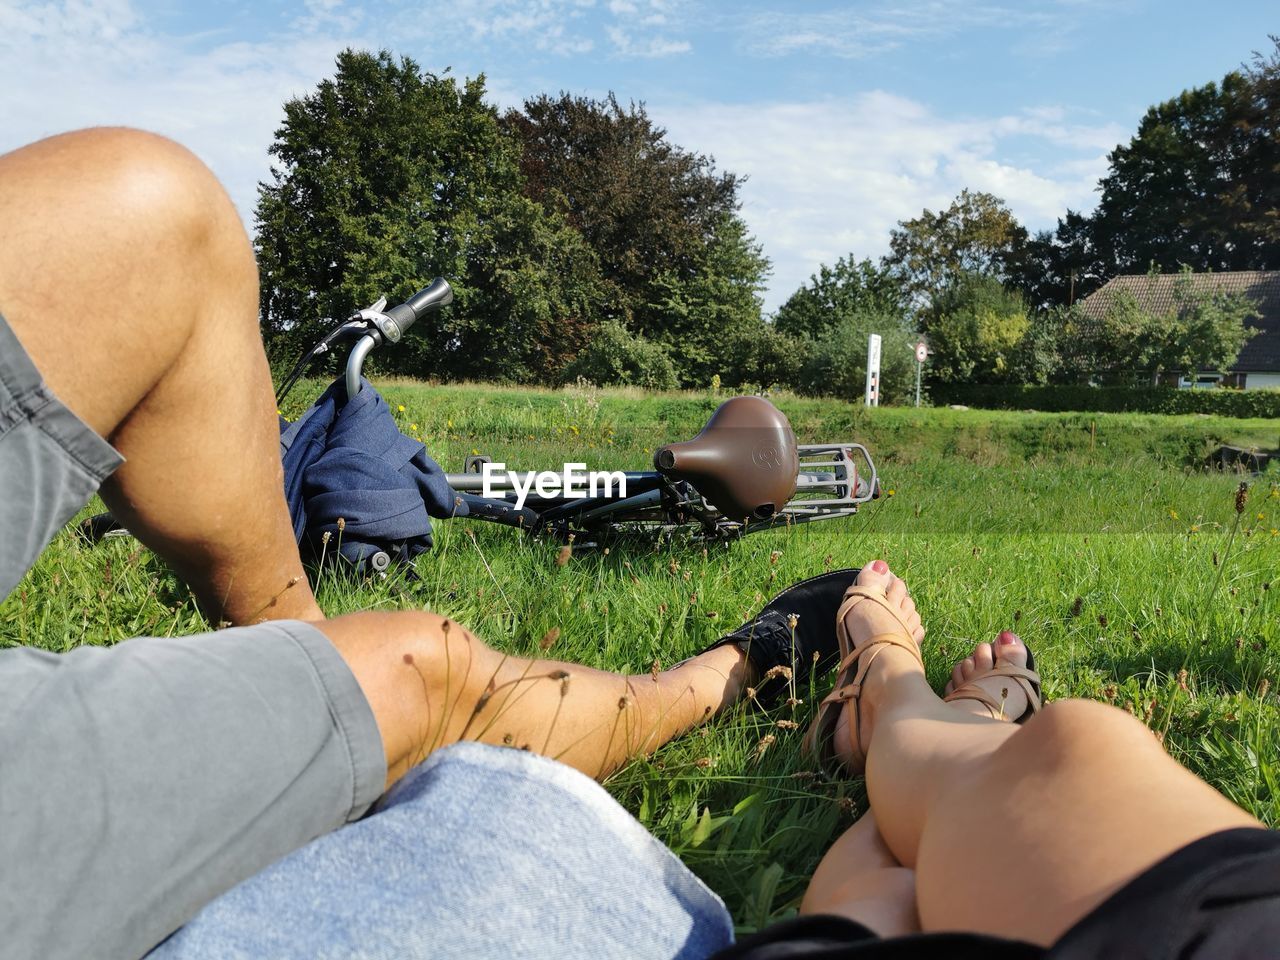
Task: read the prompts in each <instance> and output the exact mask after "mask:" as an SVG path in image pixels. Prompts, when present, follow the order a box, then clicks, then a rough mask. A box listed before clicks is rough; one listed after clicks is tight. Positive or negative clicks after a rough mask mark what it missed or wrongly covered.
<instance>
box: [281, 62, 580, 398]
mask: <svg viewBox="0 0 1280 960" xmlns="http://www.w3.org/2000/svg"><path fill="white" fill-rule="evenodd" d="M271 154H272V156H273V157H274V159H275V164H274V165H273V167H272V175H271V181H270V182H269V183H266V184H263V185H261V187H260V190H259V202H258V209H257V218H256V219H257V227H258V231H257V249H258V259H259V264H260V268H261V273H262V304H261V313H262V324H263V333H264V336H265V338H266V340H267V342H268V346H269V349H271V350H272V351H273V352H274V353H279V352H281V351H284V350H288V351H290V352H292V351H295V350H297V349H299V348H300V345H301V342H303V341H305V342H310V341H311V340H312V339H314V338H315V336H316V334H317V332H318V331H319V330H321V329H324V328H327V327H328V326H329V325H330V324H332V323H333V322H334V321H335V320H337V319H341V318H343V317H345V316H347V315H348V314H349V313H350V312H351V311H352V310H353V309H357V308H359V307H362V306H365V305H367V304H369V303H371V302H373V301H374V300H376V299H377V298H378V297H379V296H381V295H383V294H385V295H387V296H388V297H389V298H391V299H392V300H395V299H396V298H403V297H405V296H407V295H409V294H411V293H412V292H413V291H414V290H416V289H418V288H420V287H422V286H425V285H426V284H427V283H428V282H430V280H431V279H432V278H433V277H435V276H444V277H447V278H448V279H449V281H450V283H452V284H453V285H454V289H455V291H456V294H457V297H456V300H455V305H454V306H453V307H452V308H450V309H449V310H446V311H444V312H442V313H439V314H435V315H433V316H431V317H429V318H427V319H426V320H424V321H422V322H421V323H420V324H419V327H418V328H415V330H414V331H413V333H412V334H411V336H410V337H409V338H407V339H406V341H405V342H404V343H402V344H401V345H400V347H399V349H397V350H395V351H386V353H385V356H380V357H379V362H380V363H382V364H385V365H388V366H391V367H393V368H395V369H400V370H407V371H409V372H412V373H415V374H418V375H427V376H439V377H461V376H471V377H489V378H494V379H514V380H528V379H540V378H547V377H549V376H553V375H554V374H555V373H556V372H558V368H559V367H560V366H561V365H562V364H563V362H564V360H565V359H566V355H570V356H571V354H572V351H573V350H574V349H575V348H576V346H577V345H579V344H581V343H582V342H584V341H585V340H586V337H587V335H588V334H589V330H590V327H591V326H592V325H593V324H594V322H595V312H596V306H595V305H596V304H597V303H598V302H599V301H600V299H601V296H602V290H601V281H600V278H599V273H598V270H597V267H596V264H595V262H594V258H593V256H592V253H591V251H590V249H589V248H588V247H587V246H586V245H585V244H584V243H583V242H582V240H581V238H580V237H579V236H578V234H576V233H575V232H574V231H573V230H572V229H570V228H569V227H568V226H567V225H566V224H565V223H564V221H563V219H561V218H558V217H556V216H554V215H551V214H548V213H547V212H546V211H545V210H543V209H542V208H541V207H540V206H538V205H537V204H535V203H533V202H531V201H530V200H529V199H528V198H526V197H525V196H524V194H523V191H522V182H521V178H520V171H519V165H518V159H519V155H518V148H517V146H516V145H515V144H514V143H513V142H512V141H511V140H510V138H509V137H507V136H506V135H505V134H504V133H503V131H502V129H501V127H500V125H499V122H498V117H497V115H496V114H495V112H494V111H493V109H492V108H491V107H489V106H488V105H487V104H486V103H485V102H484V80H483V78H482V77H480V78H477V79H475V80H468V81H465V82H462V83H456V82H454V81H453V80H452V79H450V78H447V77H437V76H434V75H432V74H429V73H423V72H422V71H420V70H419V68H418V66H417V64H416V63H414V62H413V61H412V60H410V59H409V58H407V57H405V58H400V59H399V60H396V59H393V58H392V56H391V55H390V54H389V53H387V52H385V51H384V52H382V53H378V54H372V53H367V52H355V51H352V50H346V51H344V52H343V53H341V54H339V55H338V58H337V70H336V73H335V75H334V76H333V77H332V78H330V79H326V80H323V81H322V82H321V83H320V84H319V85H318V86H317V88H316V89H315V90H314V91H313V92H312V93H310V94H307V95H306V96H303V97H299V98H296V99H293V100H291V101H289V102H288V103H286V104H285V120H284V123H283V125H282V126H281V127H280V129H279V130H278V131H277V132H276V139H275V142H274V143H273V145H272V147H271ZM556 338H562V340H561V343H560V344H558V345H557V346H556V348H555V349H548V345H550V344H553V343H555V341H556Z"/></svg>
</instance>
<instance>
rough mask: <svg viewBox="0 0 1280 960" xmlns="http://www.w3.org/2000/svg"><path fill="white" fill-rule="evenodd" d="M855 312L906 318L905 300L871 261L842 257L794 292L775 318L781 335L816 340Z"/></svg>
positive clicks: (885, 271)
mask: <svg viewBox="0 0 1280 960" xmlns="http://www.w3.org/2000/svg"><path fill="white" fill-rule="evenodd" d="M856 313H871V314H888V315H891V316H894V317H899V318H905V317H906V315H907V297H906V293H905V291H904V290H903V287H902V284H901V283H900V282H899V280H898V278H897V277H896V276H895V275H894V274H893V273H892V272H891V271H890V270H889V269H887V268H885V267H881V266H877V265H876V264H875V263H873V262H872V261H871V260H861V261H855V260H854V259H853V257H852V255H850V256H847V257H841V258H840V259H839V260H837V261H836V263H835V266H833V267H828V266H827V265H826V264H825V263H824V264H822V265H821V266H820V267H819V268H818V272H817V273H815V274H814V275H813V276H811V277H810V278H809V282H808V283H807V284H805V285H804V286H802V287H801V288H800V289H799V290H797V291H796V292H795V293H793V294H792V295H791V296H790V297H789V298H788V299H787V302H786V303H784V304H783V305H782V306H781V307H779V308H778V312H777V314H776V315H775V317H774V326H776V327H777V329H778V331H779V332H780V333H784V334H788V335H790V336H796V337H809V338H810V339H819V338H821V337H823V336H824V335H825V334H826V333H827V332H828V330H829V329H830V328H831V327H833V326H835V325H836V324H838V323H839V322H840V321H841V320H842V319H843V318H845V317H848V316H852V315H853V314H856Z"/></svg>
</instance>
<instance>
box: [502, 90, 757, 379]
mask: <svg viewBox="0 0 1280 960" xmlns="http://www.w3.org/2000/svg"><path fill="white" fill-rule="evenodd" d="M504 124H505V126H506V127H507V129H509V130H510V131H511V132H512V133H513V135H514V136H515V137H516V139H517V140H518V141H519V143H520V144H521V148H522V152H521V159H520V164H521V169H522V171H523V174H524V179H525V189H526V191H527V193H528V195H529V196H530V197H531V198H533V199H534V200H536V201H537V202H538V203H540V204H541V205H542V206H543V208H544V209H545V210H547V211H548V212H550V213H553V214H562V215H563V216H564V217H565V218H566V220H567V221H568V223H569V224H571V225H572V226H573V227H574V228H575V229H577V230H578V231H579V232H580V233H581V234H582V236H583V237H585V238H586V240H587V243H588V244H589V245H590V246H591V248H592V249H593V250H594V251H595V253H596V256H597V257H598V258H599V262H600V269H601V273H602V275H603V277H604V278H605V294H606V295H605V298H604V302H603V310H604V315H605V316H606V317H611V318H614V319H617V320H619V321H621V322H622V323H624V324H625V325H626V326H627V327H628V328H629V329H631V330H633V331H636V332H639V333H643V334H644V335H645V336H647V337H650V338H651V339H654V340H657V341H663V342H667V343H671V344H672V345H673V346H675V344H676V342H677V341H678V340H685V341H688V339H689V337H688V335H689V328H690V324H691V323H702V322H714V317H711V316H709V315H708V314H707V312H706V311H705V310H701V311H700V310H699V309H697V308H696V307H694V306H691V305H692V304H697V303H703V304H705V303H706V302H707V297H708V295H709V294H710V291H711V289H712V288H716V289H718V290H719V294H718V295H720V296H724V297H725V298H727V300H726V302H731V303H732V304H734V305H733V306H730V307H728V309H729V310H730V311H731V312H733V313H735V314H739V313H741V312H742V311H743V307H744V305H746V304H747V298H750V297H754V296H755V293H756V292H757V291H758V289H759V287H760V286H761V284H762V282H763V279H764V276H765V274H766V272H767V261H765V260H764V258H763V257H762V256H761V255H760V252H759V248H758V247H755V246H754V244H753V243H751V241H750V240H749V239H747V238H746V236H745V230H744V228H743V225H742V222H741V221H740V220H739V219H737V218H736V217H735V216H734V214H735V211H736V210H737V206H738V197H737V191H738V186H739V184H740V180H739V179H738V178H737V177H735V176H734V175H733V174H731V173H722V172H718V171H717V170H716V169H715V165H714V162H713V161H712V160H711V159H710V158H708V157H705V156H702V155H700V154H695V153H690V152H688V151H685V150H683V149H681V148H680V147H679V146H677V145H675V144H673V143H672V142H671V141H670V140H669V139H668V138H667V136H666V131H665V130H663V129H662V128H661V127H658V126H655V125H654V123H653V122H652V120H650V118H649V116H648V114H647V113H646V112H645V108H644V105H643V104H639V105H637V104H634V103H633V104H631V105H630V106H628V107H625V108H624V107H623V106H622V105H621V104H619V103H618V101H617V99H616V98H615V97H614V96H613V94H610V95H609V96H608V97H607V98H605V99H604V100H593V99H591V98H589V97H575V96H573V95H571V94H568V93H562V94H561V95H560V96H558V97H549V96H546V95H543V96H538V97H534V98H532V99H529V100H527V101H526V102H525V104H524V108H523V110H519V111H517V110H512V111H509V112H508V113H507V114H506V116H505V117H504ZM722 233H725V236H723V237H722V236H721V234H722ZM717 245H718V246H717ZM725 257H729V258H731V259H732V260H733V261H734V262H733V263H732V264H728V263H726V262H725ZM708 268H710V269H718V270H719V271H720V272H719V273H718V274H717V279H716V280H713V281H710V282H708V281H707V278H706V277H705V274H704V271H705V270H707V269H708ZM686 286H688V287H689V289H684V288H685V287H686ZM746 309H747V311H748V312H749V310H750V308H749V306H747V307H746ZM756 312H757V313H758V308H756ZM691 318H692V319H691ZM712 332H713V331H709V330H706V329H703V330H699V331H698V336H699V337H701V338H703V340H704V342H705V338H706V336H707V335H709V334H710V333H712ZM694 346H695V348H696V345H694ZM710 363H711V361H710V360H709V359H708V358H707V357H706V356H701V357H698V358H696V359H694V360H693V361H692V363H691V367H690V370H689V372H688V376H690V377H694V376H699V375H701V372H702V371H703V370H704V369H706V368H708V365H709V364H710Z"/></svg>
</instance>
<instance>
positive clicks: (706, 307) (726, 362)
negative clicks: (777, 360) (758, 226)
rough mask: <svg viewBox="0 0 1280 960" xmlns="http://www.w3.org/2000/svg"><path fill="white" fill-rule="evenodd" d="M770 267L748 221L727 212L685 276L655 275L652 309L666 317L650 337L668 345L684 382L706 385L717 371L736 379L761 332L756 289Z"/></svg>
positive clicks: (674, 273)
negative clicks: (746, 352) (737, 365)
mask: <svg viewBox="0 0 1280 960" xmlns="http://www.w3.org/2000/svg"><path fill="white" fill-rule="evenodd" d="M768 271H769V261H768V260H766V259H765V258H764V255H763V254H762V253H761V251H760V246H759V244H757V243H756V242H755V241H754V240H753V239H752V238H751V236H750V235H749V234H748V233H747V227H746V224H744V223H743V222H742V220H741V219H740V218H739V217H737V216H736V215H733V214H725V215H724V217H723V218H722V220H721V221H720V222H719V223H718V224H716V228H715V231H714V232H713V233H712V235H711V238H710V240H709V242H708V243H707V244H706V246H705V247H704V248H703V249H702V250H701V251H700V252H699V254H698V255H697V259H696V264H695V269H694V270H693V271H692V272H691V273H690V275H689V276H688V277H685V278H682V277H681V276H680V275H679V274H678V273H677V272H676V271H674V270H669V271H667V272H664V273H662V274H660V275H659V276H657V277H655V278H654V281H653V285H652V290H653V293H654V295H655V297H656V299H655V302H654V303H653V304H651V305H650V306H651V312H652V314H653V315H655V316H661V317H663V318H664V321H665V322H664V323H663V325H662V327H661V328H660V329H658V330H656V331H655V332H654V335H653V339H654V340H655V341H656V342H658V343H662V344H665V345H666V347H667V349H668V352H669V353H670V354H671V355H672V357H673V358H675V360H676V363H677V366H678V370H679V374H680V379H681V380H682V381H683V383H684V384H685V385H686V386H705V385H706V384H707V383H709V382H710V381H711V378H712V376H714V375H716V374H720V375H721V376H722V377H724V378H725V380H726V381H727V382H740V379H739V378H740V377H741V375H742V374H741V371H739V370H737V369H734V367H735V363H736V358H737V357H739V356H740V355H741V351H742V350H743V349H744V346H745V345H749V344H750V342H751V341H753V340H756V339H758V338H760V337H761V336H763V335H764V332H765V324H764V321H763V320H762V319H761V316H760V291H761V288H762V284H763V280H764V277H765V276H767V274H768Z"/></svg>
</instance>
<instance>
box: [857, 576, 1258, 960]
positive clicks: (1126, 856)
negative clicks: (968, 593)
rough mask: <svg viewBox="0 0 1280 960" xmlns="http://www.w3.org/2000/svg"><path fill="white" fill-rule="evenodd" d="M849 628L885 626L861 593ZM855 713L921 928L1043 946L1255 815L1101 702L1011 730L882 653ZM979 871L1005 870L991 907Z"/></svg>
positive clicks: (885, 826) (908, 660) (861, 632)
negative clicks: (1127, 886)
mask: <svg viewBox="0 0 1280 960" xmlns="http://www.w3.org/2000/svg"><path fill="white" fill-rule="evenodd" d="M860 580H861V582H864V583H871V584H876V585H880V586H882V587H886V588H890V587H893V586H894V585H895V584H894V581H895V580H896V578H894V577H893V576H892V574H890V573H887V572H881V571H880V570H878V569H877V568H876V567H873V566H868V567H865V568H863V573H862V575H861V577H860ZM849 627H850V632H851V635H852V636H853V637H854V638H855V639H856V637H858V636H870V635H872V634H875V633H879V632H885V631H888V630H891V629H894V626H893V623H892V622H891V619H890V618H889V617H888V615H887V614H885V613H884V612H883V611H880V610H879V609H878V608H876V607H875V606H874V605H872V604H862V605H860V606H858V607H856V608H855V609H854V610H853V611H852V612H851V613H850V615H849ZM1006 682H1007V681H1006ZM1011 711H1012V706H1011ZM845 712H846V713H848V711H847V710H846V711H845ZM861 716H862V725H861V733H862V737H863V743H864V745H865V746H866V749H867V751H868V759H867V774H866V776H867V791H868V794H869V796H870V798H871V805H872V808H873V809H874V810H875V811H876V814H877V820H878V824H879V828H880V832H881V834H882V835H883V837H884V839H885V842H886V844H887V846H888V848H889V849H890V850H891V851H892V852H893V854H894V856H895V857H896V858H897V860H898V861H899V862H900V863H902V864H904V865H905V866H908V867H912V868H914V869H915V871H916V895H917V904H918V909H919V915H920V921H921V924H922V926H923V928H924V929H925V930H939V929H966V930H976V931H982V932H990V933H996V934H1000V935H1003V936H1008V937H1017V938H1022V939H1026V940H1030V941H1033V942H1037V943H1041V944H1048V943H1051V942H1052V941H1053V940H1054V939H1055V938H1056V937H1058V936H1059V935H1061V934H1062V933H1063V932H1064V931H1065V930H1066V929H1067V928H1068V927H1069V926H1070V925H1071V924H1072V923H1074V922H1075V921H1076V920H1078V919H1080V918H1081V917H1082V916H1084V914H1086V913H1087V912H1088V911H1089V910H1091V909H1092V908H1094V907H1095V906H1097V905H1098V904H1099V903H1101V902H1102V901H1103V900H1104V899H1105V898H1106V897H1107V896H1108V895H1109V894H1110V893H1112V892H1114V891H1115V890H1116V889H1118V888H1119V887H1120V886H1122V885H1123V884H1124V883H1126V882H1127V881H1129V880H1130V879H1132V878H1133V877H1135V876H1136V875H1137V874H1139V873H1141V872H1142V871H1143V870H1145V869H1146V868H1148V867H1150V866H1152V865H1153V864H1154V863H1156V862H1157V861H1159V860H1160V859H1162V858H1163V857H1165V856H1167V855H1168V854H1170V853H1172V852H1174V851H1175V850H1177V849H1178V848H1180V847H1182V846H1185V845H1186V844H1187V843H1190V842H1191V841H1193V840H1197V839H1199V838H1201V837H1204V836H1207V835H1209V834H1211V833H1214V832H1217V831H1219V830H1225V829H1230V828H1232V827H1257V826H1260V824H1259V823H1258V822H1257V821H1256V820H1255V819H1254V818H1253V817H1251V816H1249V815H1248V814H1246V813H1245V812H1244V811H1242V810H1240V809H1239V808H1238V807H1236V806H1235V805H1234V804H1232V803H1230V802H1229V801H1228V800H1226V799H1225V798H1224V797H1222V796H1221V795H1220V794H1218V793H1217V792H1216V791H1214V790H1213V789H1212V788H1210V787H1209V786H1208V785H1207V784H1205V783H1204V782H1203V781H1201V780H1199V779H1197V778H1196V777H1195V776H1193V775H1192V774H1191V773H1189V772H1188V771H1186V770H1185V769H1183V768H1182V767H1181V766H1179V765H1178V764H1177V763H1176V762H1174V761H1173V760H1172V759H1171V758H1170V757H1169V756H1168V755H1167V754H1166V753H1165V752H1164V750H1163V749H1162V748H1161V747H1160V745H1159V744H1158V743H1157V742H1156V740H1155V738H1154V736H1152V734H1151V732H1150V731H1149V730H1147V728H1146V727H1144V726H1143V725H1142V724H1141V723H1139V722H1138V721H1137V720H1135V719H1133V718H1132V717H1130V716H1128V715H1127V714H1125V713H1123V712H1122V711H1120V710H1116V709H1114V708H1111V707H1108V706H1104V705H1102V704H1098V703H1093V702H1089V701H1062V702H1059V703H1055V704H1052V705H1050V706H1049V707H1047V708H1046V709H1044V710H1043V711H1041V713H1039V714H1038V715H1036V716H1035V717H1033V718H1032V719H1031V720H1030V721H1028V722H1027V723H1026V724H1025V725H1024V726H1015V725H1012V724H1009V723H1006V722H1003V721H999V720H993V719H991V718H989V717H986V716H977V715H974V714H973V713H970V712H967V711H966V710H963V709H958V708H957V707H956V706H955V705H952V704H944V703H943V702H942V701H941V700H939V699H938V697H937V696H936V695H935V694H934V693H933V691H932V690H930V689H929V686H928V684H927V682H926V681H925V678H924V674H923V673H922V672H921V671H920V667H919V665H918V664H917V663H916V662H915V661H914V659H913V658H912V657H911V656H910V654H908V653H906V652H905V651H900V650H898V649H896V648H889V649H887V650H886V651H885V652H884V653H882V654H881V655H880V657H879V658H878V659H877V660H876V661H875V666H874V667H873V668H872V669H871V671H870V672H869V674H868V677H867V682H866V683H865V684H864V687H863V693H862V715H861ZM841 730H842V731H843V735H844V736H847V727H845V726H843V725H842V728H841ZM841 735H842V733H841V731H837V744H838V743H839V742H840V740H839V738H840V736H841ZM975 871H978V872H979V873H980V874H981V876H983V877H989V878H1000V879H1002V880H1007V881H1008V882H1003V883H1001V884H1000V887H999V903H1000V908H999V909H992V898H991V892H992V891H991V885H990V884H987V883H981V882H974V881H975ZM993 882H994V879H993Z"/></svg>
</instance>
